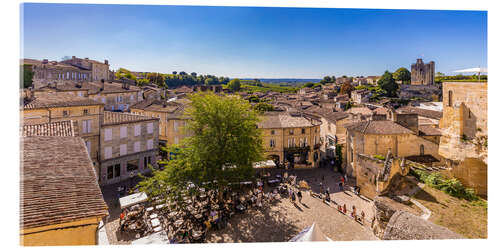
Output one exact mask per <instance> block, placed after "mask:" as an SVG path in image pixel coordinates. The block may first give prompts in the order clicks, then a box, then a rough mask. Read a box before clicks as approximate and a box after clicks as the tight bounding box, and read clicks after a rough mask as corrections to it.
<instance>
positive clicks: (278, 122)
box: [258, 112, 321, 128]
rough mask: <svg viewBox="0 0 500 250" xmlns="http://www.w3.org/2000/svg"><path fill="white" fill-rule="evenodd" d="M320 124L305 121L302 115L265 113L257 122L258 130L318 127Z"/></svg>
mask: <svg viewBox="0 0 500 250" xmlns="http://www.w3.org/2000/svg"><path fill="white" fill-rule="evenodd" d="M320 123H321V122H320V121H316V120H314V119H307V118H305V117H304V116H303V115H292V114H290V113H285V112H267V113H265V114H264V116H263V117H262V121H261V122H259V125H258V126H259V128H300V127H312V126H316V125H319V124H320Z"/></svg>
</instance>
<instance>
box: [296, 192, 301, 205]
mask: <svg viewBox="0 0 500 250" xmlns="http://www.w3.org/2000/svg"><path fill="white" fill-rule="evenodd" d="M297 197H298V198H299V203H301V204H302V192H301V191H300V190H299V192H297Z"/></svg>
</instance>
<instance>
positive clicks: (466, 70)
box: [453, 67, 488, 80]
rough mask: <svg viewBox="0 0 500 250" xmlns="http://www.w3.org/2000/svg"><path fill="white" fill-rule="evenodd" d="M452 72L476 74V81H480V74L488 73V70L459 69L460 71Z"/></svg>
mask: <svg viewBox="0 0 500 250" xmlns="http://www.w3.org/2000/svg"><path fill="white" fill-rule="evenodd" d="M453 72H457V73H477V75H478V77H477V79H479V80H481V78H480V76H481V73H488V69H487V68H479V67H478V68H470V69H461V70H455V71H453Z"/></svg>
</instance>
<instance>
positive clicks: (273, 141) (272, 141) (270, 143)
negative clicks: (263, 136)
mask: <svg viewBox="0 0 500 250" xmlns="http://www.w3.org/2000/svg"><path fill="white" fill-rule="evenodd" d="M274 146H276V141H275V140H274V139H271V140H270V141H269V147H271V148H274Z"/></svg>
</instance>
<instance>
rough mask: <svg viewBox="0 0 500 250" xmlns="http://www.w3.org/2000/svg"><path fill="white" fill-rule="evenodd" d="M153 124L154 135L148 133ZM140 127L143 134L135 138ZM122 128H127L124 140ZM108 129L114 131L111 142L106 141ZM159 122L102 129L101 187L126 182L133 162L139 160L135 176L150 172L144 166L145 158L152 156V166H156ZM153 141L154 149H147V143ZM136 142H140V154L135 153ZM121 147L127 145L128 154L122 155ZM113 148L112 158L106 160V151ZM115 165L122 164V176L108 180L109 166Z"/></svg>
mask: <svg viewBox="0 0 500 250" xmlns="http://www.w3.org/2000/svg"><path fill="white" fill-rule="evenodd" d="M150 123H152V124H153V133H150V134H149V133H148V132H147V126H148V124H150ZM136 125H140V126H141V134H140V135H139V136H135V126H136ZM121 127H126V128H127V136H126V137H124V138H121V135H120V129H121ZM106 129H111V131H112V137H111V140H108V141H106V140H105V133H106V132H105V131H106ZM158 130H159V128H158V121H156V120H149V121H139V122H129V123H124V124H117V125H105V126H103V127H102V129H101V136H100V144H101V147H100V156H101V161H100V163H101V164H100V171H99V176H100V179H99V180H100V184H101V185H107V184H112V183H116V182H119V181H123V180H126V179H128V178H130V172H128V171H127V162H128V161H132V160H137V161H138V162H137V163H138V164H139V165H138V167H139V169H138V170H136V171H134V172H133V174H134V175H135V174H137V173H139V172H141V173H143V172H146V171H148V169H147V166H145V164H144V157H148V156H151V160H152V162H151V164H152V165H153V166H155V165H156V164H155V162H156V155H157V154H158V147H159V146H158V143H159V140H158ZM148 140H152V141H153V148H152V149H147V141H148ZM135 142H139V143H140V144H139V145H140V148H139V151H138V152H134V151H135V149H134V144H135ZM120 145H127V146H126V148H127V150H126V151H127V152H126V154H124V155H121V154H120ZM108 147H111V152H112V153H111V157H110V158H106V155H105V149H106V148H108ZM115 164H120V169H121V170H120V176H119V177H113V178H112V179H110V178H108V176H107V169H108V166H113V165H115Z"/></svg>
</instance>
